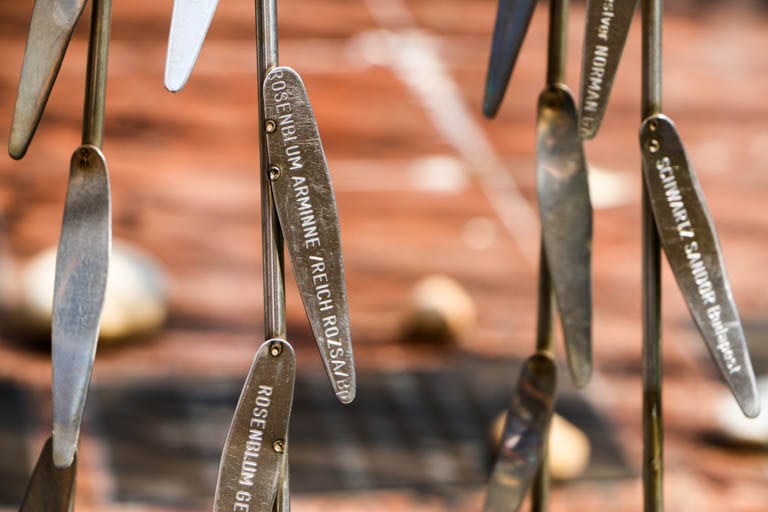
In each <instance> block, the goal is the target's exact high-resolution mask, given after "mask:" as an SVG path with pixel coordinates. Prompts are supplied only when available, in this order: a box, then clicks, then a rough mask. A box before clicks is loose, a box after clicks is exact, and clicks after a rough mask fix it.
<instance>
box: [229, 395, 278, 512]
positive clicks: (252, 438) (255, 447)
mask: <svg viewBox="0 0 768 512" xmlns="http://www.w3.org/2000/svg"><path fill="white" fill-rule="evenodd" d="M271 397H272V386H265V385H263V384H260V385H259V389H258V391H257V392H256V399H255V400H254V401H253V404H254V406H255V407H254V408H253V409H252V410H251V417H250V418H249V420H248V423H249V427H250V428H249V430H248V440H247V441H246V442H245V449H244V450H243V457H242V463H241V464H240V479H239V480H238V482H237V483H238V484H239V488H238V489H237V491H236V492H235V503H234V505H233V506H232V510H233V511H234V512H248V510H249V509H250V504H249V503H250V501H251V492H250V491H248V490H245V489H244V488H252V487H253V486H254V478H255V477H256V471H257V470H258V465H259V464H258V463H259V456H260V455H261V447H262V444H263V442H264V429H265V428H266V427H267V417H268V416H269V407H270V405H272V398H271Z"/></svg>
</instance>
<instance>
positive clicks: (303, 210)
mask: <svg viewBox="0 0 768 512" xmlns="http://www.w3.org/2000/svg"><path fill="white" fill-rule="evenodd" d="M270 76H271V83H270V86H269V87H270V90H271V91H272V93H273V94H274V100H275V103H276V105H275V112H276V114H277V128H278V129H279V133H280V135H281V136H282V140H283V142H284V144H283V146H284V148H285V149H284V151H285V156H286V157H287V159H288V163H289V167H288V169H287V170H288V171H289V172H290V173H291V174H290V180H291V189H292V190H293V199H294V205H295V207H296V209H297V211H298V213H299V221H300V223H301V230H302V244H303V245H304V248H305V249H307V250H308V251H313V254H309V255H308V258H309V261H310V268H311V275H312V286H313V288H314V294H315V299H316V300H317V308H318V310H319V311H320V312H321V313H322V315H321V325H322V328H323V338H324V342H325V345H326V347H327V349H328V350H327V354H328V358H329V363H330V366H331V370H332V373H333V375H334V380H335V382H336V394H337V395H339V396H345V395H346V394H348V393H349V392H350V390H351V382H350V380H349V378H350V374H349V368H348V364H347V361H346V360H345V357H346V356H347V354H346V351H345V350H344V347H343V345H342V342H341V340H340V339H339V338H340V335H341V329H340V328H339V326H338V325H337V323H338V318H337V316H336V314H334V313H333V311H334V310H335V309H336V302H335V300H334V299H335V297H334V296H333V291H332V287H331V283H330V281H329V278H328V274H327V272H326V268H327V266H326V262H325V258H324V251H323V247H322V240H321V237H320V229H321V228H320V227H319V226H318V216H317V213H316V212H315V207H314V206H313V204H312V196H311V192H312V190H311V188H310V181H309V179H308V177H307V176H305V175H302V171H304V159H303V155H302V151H301V150H302V145H301V142H302V141H300V140H299V139H298V131H297V128H296V124H295V121H294V117H293V116H294V114H295V112H294V105H293V103H291V101H292V98H291V95H290V93H289V89H288V86H287V83H286V82H285V80H282V78H283V72H282V71H277V72H273V73H271V75H270ZM320 211H322V206H321V208H320Z"/></svg>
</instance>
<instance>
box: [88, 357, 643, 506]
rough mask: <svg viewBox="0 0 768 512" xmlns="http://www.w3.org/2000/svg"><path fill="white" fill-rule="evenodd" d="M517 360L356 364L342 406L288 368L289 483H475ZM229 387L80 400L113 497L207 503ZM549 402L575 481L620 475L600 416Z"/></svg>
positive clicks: (437, 487) (184, 387)
mask: <svg viewBox="0 0 768 512" xmlns="http://www.w3.org/2000/svg"><path fill="white" fill-rule="evenodd" d="M518 364H519V363H517V362H512V361H499V360H494V361H478V360H472V361H462V362H457V363H456V364H454V365H452V366H450V367H444V368H441V369H439V370H430V371H404V372H365V373H362V374H360V375H359V376H358V399H357V401H356V402H355V403H353V404H352V405H350V406H341V405H339V404H338V403H337V402H336V400H335V398H334V397H333V395H332V393H331V392H330V391H329V389H328V383H327V382H326V377H325V375H323V374H320V373H308V374H301V375H299V376H297V382H296V397H295V400H294V409H293V411H294V412H293V416H292V419H291V431H290V441H289V446H290V450H291V455H290V456H291V459H290V460H291V489H292V492H294V493H322V492H328V491H332V492H345V491H360V490H366V489H374V488H403V489H409V490H412V491H417V492H424V493H438V494H447V493H451V492H453V491H456V490H457V489H458V488H461V487H466V486H477V485H482V484H484V483H485V482H486V481H487V478H488V472H489V469H490V464H491V455H490V453H489V447H488V434H487V433H488V426H489V424H490V422H491V421H492V419H493V418H494V417H495V416H496V414H498V412H499V411H500V410H502V409H503V408H504V407H505V406H506V402H507V400H508V399H509V395H510V393H511V386H512V385H513V383H514V382H515V381H516V377H517V366H518ZM563 375H564V374H563ZM563 380H565V379H563ZM499 383H509V384H508V385H504V386H500V385H499ZM241 385H242V382H241V381H237V382H235V381H232V380H228V381H206V382H181V381H161V382H143V383H136V384H132V385H130V386H124V387H111V388H100V389H97V390H95V393H94V400H93V402H92V403H94V402H95V403H98V406H97V407H98V409H97V414H98V416H99V418H98V420H97V421H99V422H100V423H101V424H102V426H103V435H104V436H105V441H106V443H107V445H108V446H109V447H110V449H111V457H112V463H113V465H114V467H113V470H114V473H115V480H116V482H117V496H116V499H117V500H118V501H129V502H137V501H138V502H149V503H153V504H161V505H172V506H181V507H195V508H197V507H206V506H209V505H210V503H211V502H212V496H213V491H214V487H215V481H216V472H217V470H218V462H219V457H220V451H221V447H222V445H223V442H224V437H225V436H226V431H227V428H228V426H229V421H230V419H231V416H232V412H233V410H234V406H235V403H236V401H237V397H238V395H239V393H240V386H241ZM557 410H558V411H559V412H560V413H561V414H562V415H563V416H564V417H566V418H568V419H569V420H571V421H572V422H574V423H575V424H577V425H579V426H581V427H582V428H583V429H584V430H585V431H586V432H587V434H588V435H589V436H590V438H591V439H592V441H593V449H594V452H593V460H592V462H591V465H590V469H589V470H588V472H587V474H586V475H585V476H584V478H604V477H625V476H629V475H631V474H632V473H631V472H630V471H629V470H628V468H627V466H626V464H625V463H624V459H623V457H622V455H621V453H620V451H619V450H618V448H617V446H616V443H615V442H614V441H612V437H611V432H610V429H609V428H608V427H607V425H606V423H605V422H604V420H602V419H601V418H600V417H599V416H598V415H597V414H596V413H595V411H594V410H593V409H592V408H591V407H590V406H589V404H588V403H587V402H586V401H584V400H583V399H582V398H581V397H580V396H579V395H577V394H575V393H574V392H572V391H569V390H562V392H561V396H560V399H559V401H558V404H557ZM94 419H96V418H94ZM148 461H150V462H151V463H150V464H147V462H148Z"/></svg>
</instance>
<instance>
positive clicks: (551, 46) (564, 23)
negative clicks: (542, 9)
mask: <svg viewBox="0 0 768 512" xmlns="http://www.w3.org/2000/svg"><path fill="white" fill-rule="evenodd" d="M547 44H548V48H547V84H559V83H564V82H565V62H566V58H567V55H566V53H567V48H568V0H550V3H549V39H548V41H547Z"/></svg>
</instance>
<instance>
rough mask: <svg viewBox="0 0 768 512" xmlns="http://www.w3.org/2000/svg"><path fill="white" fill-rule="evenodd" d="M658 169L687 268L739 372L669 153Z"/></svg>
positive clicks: (726, 356)
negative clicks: (682, 241)
mask: <svg viewBox="0 0 768 512" xmlns="http://www.w3.org/2000/svg"><path fill="white" fill-rule="evenodd" d="M656 170H657V171H658V173H659V179H660V180H661V183H662V187H663V189H664V198H665V200H666V202H667V206H668V207H669V211H670V213H672V218H673V219H674V221H675V229H676V230H677V234H678V236H679V237H680V239H681V240H684V241H685V243H684V245H683V249H684V250H685V256H686V258H687V260H688V268H689V269H690V271H691V275H692V276H693V279H694V282H695V283H696V286H697V290H698V292H699V297H700V298H701V300H702V302H703V303H704V304H705V305H707V306H708V308H707V318H709V324H710V326H711V327H712V330H713V332H714V333H715V335H716V336H717V350H718V351H719V352H720V353H721V354H722V356H723V360H724V361H725V366H726V368H727V369H728V373H731V374H733V373H738V372H739V371H741V365H740V364H739V363H738V361H737V360H736V356H735V355H734V352H733V348H732V345H731V342H730V341H729V340H728V326H727V325H725V324H724V323H723V321H722V320H721V318H720V316H721V312H722V308H721V307H720V305H719V304H718V301H717V293H716V292H715V287H714V285H713V284H712V280H711V279H710V275H709V270H707V267H706V265H705V263H704V259H703V256H702V254H701V252H700V251H699V243H698V242H697V241H696V233H695V231H694V229H693V225H692V224H691V220H690V217H689V215H688V210H687V209H686V208H685V203H684V202H683V195H682V193H681V192H680V188H679V187H678V184H677V179H676V178H675V170H674V168H673V167H672V162H671V160H670V159H669V157H666V156H665V157H663V158H662V159H660V160H657V161H656Z"/></svg>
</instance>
